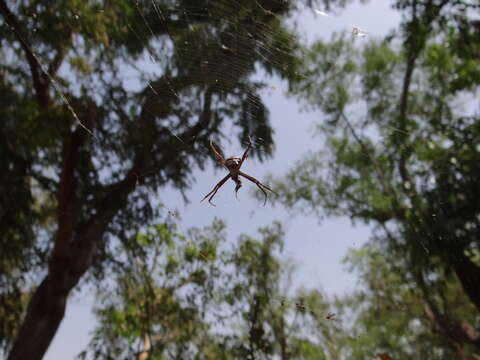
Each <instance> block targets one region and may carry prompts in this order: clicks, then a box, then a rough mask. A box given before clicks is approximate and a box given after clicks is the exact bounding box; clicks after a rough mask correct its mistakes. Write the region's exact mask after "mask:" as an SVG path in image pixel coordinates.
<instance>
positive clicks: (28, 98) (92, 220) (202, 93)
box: [0, 0, 308, 360]
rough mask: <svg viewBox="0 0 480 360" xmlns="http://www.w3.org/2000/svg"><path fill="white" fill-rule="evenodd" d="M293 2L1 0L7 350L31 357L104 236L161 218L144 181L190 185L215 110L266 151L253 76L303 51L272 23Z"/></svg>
mask: <svg viewBox="0 0 480 360" xmlns="http://www.w3.org/2000/svg"><path fill="white" fill-rule="evenodd" d="M306 2H307V3H308V1H306ZM299 4H300V2H285V1H277V0H265V1H260V0H253V1H243V2H241V3H239V2H237V1H221V2H212V1H197V0H195V1H188V0H184V1H177V2H171V1H167V0H165V1H158V2H157V1H153V2H152V1H129V0H122V1H114V2H101V1H93V0H92V1H76V0H72V1H68V2H65V1H53V2H52V1H51V2H49V3H48V6H47V5H45V3H44V2H42V1H36V0H23V1H17V2H10V3H8V2H7V1H6V0H0V13H1V15H2V18H3V20H4V21H3V22H2V24H1V25H0V28H1V31H0V34H1V35H0V44H1V52H0V57H1V59H2V65H1V71H0V87H1V90H2V99H1V106H0V113H1V115H2V122H1V125H0V129H1V130H0V135H1V141H0V154H1V156H2V163H3V164H4V166H5V167H6V168H7V169H8V171H7V173H6V174H3V175H1V177H0V181H1V186H2V196H1V198H2V201H1V211H0V223H1V225H2V236H1V239H0V244H1V251H0V264H1V265H0V269H1V271H0V285H1V288H0V295H1V301H0V304H1V305H2V306H14V307H15V309H14V311H12V312H10V314H11V315H12V316H14V318H13V320H12V319H9V318H6V319H5V320H4V318H3V317H2V320H1V321H2V325H1V329H2V338H1V340H0V341H1V345H2V346H3V348H4V349H5V352H8V351H9V350H10V351H9V357H8V358H9V359H10V360H14V359H40V358H42V356H43V354H44V353H45V351H46V350H47V348H48V346H49V344H50V342H51V340H52V338H53V336H54V334H55V333H56V331H57V329H58V326H59V324H60V322H61V320H62V318H63V315H64V312H65V307H66V304H67V298H68V295H69V294H70V293H71V291H72V289H73V288H74V287H75V286H77V284H79V282H80V280H81V279H85V281H88V280H94V279H98V278H102V277H103V276H106V275H105V269H106V268H107V266H108V265H109V264H111V263H113V262H114V261H115V257H116V254H115V253H114V251H112V249H114V248H115V246H114V244H115V242H116V241H121V240H120V239H128V238H129V236H127V235H128V234H132V232H134V231H135V230H137V229H138V228H139V227H141V226H143V225H144V224H147V223H149V222H148V221H149V220H150V219H152V218H154V217H155V216H157V215H158V212H159V211H158V209H157V208H155V207H153V206H152V204H151V202H150V199H149V192H150V191H157V190H159V189H161V188H162V187H164V186H165V185H172V186H173V187H174V188H176V189H179V190H180V191H184V190H185V189H187V188H188V186H189V184H191V182H192V181H193V179H192V178H191V176H190V174H191V169H192V168H193V167H195V166H199V167H203V166H204V165H205V160H206V159H207V158H208V156H206V155H205V153H204V152H203V151H202V150H203V149H205V148H206V147H207V146H208V143H209V140H212V139H213V140H215V142H217V143H219V140H220V139H221V138H222V136H223V133H222V130H223V129H224V127H223V125H224V124H225V120H226V119H231V123H232V124H233V127H234V129H235V130H236V132H237V134H238V138H239V140H240V141H242V140H245V139H246V138H247V136H249V135H252V136H254V137H258V138H262V139H263V142H262V143H261V144H260V146H259V148H257V149H254V151H253V155H254V156H257V157H259V158H260V159H262V154H265V155H266V156H268V155H270V154H271V153H272V150H273V143H272V129H271V127H270V125H269V122H268V110H267V109H266V108H265V106H264V105H263V103H262V102H261V99H260V96H259V93H258V91H259V89H260V88H261V86H262V84H261V83H260V82H257V81H254V80H253V79H252V76H251V75H253V74H254V72H255V70H256V67H261V68H263V69H264V70H265V71H266V72H267V73H268V74H277V75H278V76H280V77H281V78H283V79H288V78H291V77H292V75H293V74H294V72H295V68H296V64H297V60H296V57H295V55H296V51H297V49H298V47H297V41H296V38H295V36H294V34H293V32H292V31H291V30H289V29H288V28H287V27H286V25H285V24H284V21H283V18H284V17H286V16H288V15H289V14H291V13H292V12H293V11H294V10H295V9H296V7H297V6H298V5H299ZM146 63H149V64H150V66H145V64H146ZM232 69H234V71H232ZM127 73H128V74H131V73H133V74H134V77H135V80H136V84H137V86H138V87H139V89H138V90H133V85H132V86H127V84H126V83H127V82H128V81H127V79H126V78H125V77H124V76H123V75H124V74H127ZM86 275H88V278H86ZM20 300H21V301H20ZM26 303H28V306H27V307H26V308H23V307H22V304H26ZM3 309H6V307H3ZM3 309H2V311H4V310H3ZM20 315H22V319H20ZM12 324H13V325H12ZM15 324H18V326H15Z"/></svg>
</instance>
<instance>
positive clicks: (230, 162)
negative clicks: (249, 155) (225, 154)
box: [225, 156, 242, 173]
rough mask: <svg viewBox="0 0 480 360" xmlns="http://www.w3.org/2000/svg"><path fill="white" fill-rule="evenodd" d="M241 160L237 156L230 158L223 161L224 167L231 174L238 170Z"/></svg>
mask: <svg viewBox="0 0 480 360" xmlns="http://www.w3.org/2000/svg"><path fill="white" fill-rule="evenodd" d="M241 161H242V158H240V157H238V156H231V157H229V158H228V159H226V160H225V167H226V168H227V169H228V170H229V171H230V173H232V171H235V170H237V171H238V170H240V163H241Z"/></svg>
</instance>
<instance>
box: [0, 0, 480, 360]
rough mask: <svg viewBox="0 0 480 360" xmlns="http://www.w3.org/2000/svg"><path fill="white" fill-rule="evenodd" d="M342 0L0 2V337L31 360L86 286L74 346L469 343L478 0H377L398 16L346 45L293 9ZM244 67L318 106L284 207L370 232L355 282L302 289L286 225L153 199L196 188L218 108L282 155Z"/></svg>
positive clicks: (220, 119)
mask: <svg viewBox="0 0 480 360" xmlns="http://www.w3.org/2000/svg"><path fill="white" fill-rule="evenodd" d="M348 3H349V2H348V1H334V0H328V1H327V0H326V1H323V2H320V1H318V2H315V1H307V0H305V1H283V0H251V1H250V0H249V1H242V2H241V3H240V2H238V1H233V0H232V1H230V0H221V1H220V0H219V1H206V0H205V1H203V0H195V1H189V0H182V1H168V0H161V1H130V0H119V1H112V2H110V1H94V0H92V1H76V0H70V1H51V2H49V4H48V6H46V5H45V2H42V1H35V0H21V1H5V0H0V13H1V15H2V16H1V17H2V23H0V59H1V62H0V87H1V94H2V96H1V98H0V116H1V119H2V121H1V122H0V137H1V141H0V157H1V159H2V164H4V167H5V169H6V171H4V172H2V174H0V187H1V191H0V197H1V201H0V228H1V230H2V231H1V236H0V349H1V350H0V353H1V354H3V355H5V356H6V357H7V358H8V359H10V360H14V359H15V360H16V359H23V360H25V359H41V358H42V357H43V355H44V354H45V352H46V350H47V348H48V346H49V345H50V343H51V341H52V339H53V337H54V335H55V334H56V332H57V330H58V327H59V325H60V323H61V321H62V319H63V316H64V313H65V309H66V307H67V306H68V299H69V295H70V294H71V293H72V291H73V289H79V288H82V287H86V286H90V287H92V288H95V289H96V295H97V300H98V301H97V304H96V309H95V313H96V316H97V319H98V325H97V327H96V329H95V332H94V334H93V336H92V340H91V343H90V345H89V347H88V348H87V349H85V351H84V352H83V353H82V354H80V358H92V359H120V358H127V359H270V358H271V359H277V358H279V359H282V360H286V359H312V360H313V359H359V360H360V359H366V358H374V357H377V358H380V359H383V360H389V359H418V358H422V359H478V358H480V327H479V321H480V318H479V310H480V256H479V255H480V254H479V248H480V242H479V237H478V234H479V230H480V202H479V201H480V200H479V199H480V196H479V195H480V188H479V186H478V180H477V179H478V177H479V176H480V168H479V166H480V165H479V164H480V161H479V160H480V147H479V143H480V142H479V140H480V118H479V109H478V90H479V85H480V65H479V64H480V42H479V39H480V21H479V20H478V19H479V15H480V5H477V4H476V3H475V2H471V1H460V0H450V1H449V0H426V1H424V0H422V1H420V0H396V1H392V6H393V7H395V8H396V9H397V10H398V11H400V12H401V13H402V22H401V25H400V26H399V28H397V29H395V30H393V31H392V32H391V33H390V34H389V35H388V36H387V37H385V38H384V39H372V40H369V41H366V42H364V43H363V44H364V45H361V46H358V45H357V46H354V44H353V43H352V42H351V41H349V39H348V38H347V37H346V35H345V34H336V35H335V36H334V37H333V38H332V39H331V40H330V41H317V42H315V43H314V44H312V45H311V46H308V47H306V46H305V45H304V44H302V43H301V41H300V40H299V37H298V36H297V34H296V30H294V29H292V27H291V26H288V25H287V23H288V19H289V17H290V16H291V15H292V14H294V13H295V12H298V11H300V10H301V9H304V8H305V7H306V8H309V7H310V8H311V9H314V8H315V6H318V5H319V4H320V5H322V7H326V8H327V9H330V8H335V9H338V8H340V7H342V6H348ZM148 59H150V61H151V62H153V63H154V64H155V67H156V68H155V70H152V68H151V67H149V66H146V64H148V61H149V60H148ZM259 69H262V70H263V71H264V72H266V73H267V74H275V75H276V76H278V77H280V78H281V79H284V80H286V81H288V83H289V85H290V95H291V96H292V97H295V98H297V99H299V101H301V102H302V103H304V104H305V105H306V106H307V107H309V108H311V109H319V110H321V111H322V119H321V121H320V123H319V124H318V137H319V139H321V140H322V141H323V142H324V144H325V146H324V148H323V150H322V152H321V153H319V154H308V155H306V156H305V157H303V160H301V161H299V162H298V163H297V164H296V165H295V166H294V167H293V168H292V169H290V170H288V169H286V171H285V176H284V177H282V178H278V179H273V180H272V182H273V184H274V186H275V190H276V192H278V193H279V194H280V197H279V199H278V201H277V203H276V204H277V206H285V207H287V208H289V209H291V210H292V211H293V212H300V213H301V212H307V213H314V214H316V215H318V217H319V218H320V219H321V218H323V217H326V216H328V217H329V216H340V215H341V216H348V217H350V218H351V219H352V220H353V221H363V222H366V223H369V224H373V225H374V227H375V231H374V233H373V234H372V239H371V240H370V241H369V243H368V244H366V245H365V246H364V247H363V248H362V249H357V250H352V251H351V252H350V253H349V254H348V256H347V257H346V258H345V263H346V265H347V267H349V268H350V269H351V271H354V272H356V273H357V274H358V276H359V285H360V286H359V287H358V289H357V290H356V291H354V292H352V293H350V294H346V295H344V296H339V297H335V298H330V297H327V296H325V295H324V294H322V293H321V292H320V291H319V290H315V289H313V290H297V289H293V288H292V286H291V281H290V279H291V277H292V272H293V269H294V266H293V264H290V263H288V262H286V261H285V260H282V259H283V258H282V257H281V250H282V244H283V241H284V233H283V230H282V227H281V225H280V224H279V223H274V224H271V225H269V226H266V227H264V228H261V229H259V230H258V237H257V238H253V237H250V236H247V235H242V236H240V238H239V239H238V240H237V241H236V242H235V244H236V245H235V246H233V247H232V246H229V245H228V244H229V243H228V242H227V230H228V229H226V227H225V225H224V224H223V223H222V221H221V220H218V219H216V220H214V221H213V222H212V223H211V224H205V227H203V228H192V229H190V230H189V231H187V232H185V233H183V232H181V231H179V230H178V229H177V227H176V224H175V221H174V218H173V220H172V217H167V216H166V214H165V213H162V208H161V207H160V206H158V205H159V204H158V203H155V201H153V200H152V198H151V196H150V194H151V192H160V193H162V191H166V190H165V189H167V187H173V188H174V189H177V190H179V191H182V192H183V191H185V190H186V189H188V188H189V186H190V185H191V184H192V182H193V178H192V170H193V169H195V168H201V169H203V167H204V166H205V164H206V160H208V159H212V160H213V158H212V157H211V156H209V155H207V154H208V153H206V152H205V149H206V148H207V147H208V144H209V141H210V140H213V141H214V142H215V143H216V144H219V146H220V147H221V144H222V141H224V138H225V137H226V135H227V134H226V133H225V131H226V130H225V129H226V127H225V126H226V124H227V123H228V125H229V126H230V128H232V129H234V130H233V131H234V132H235V135H236V137H237V138H238V140H239V141H240V142H242V141H245V140H246V139H247V137H248V136H252V137H253V138H255V139H262V141H260V142H257V143H256V147H255V148H254V150H253V152H252V155H253V156H256V157H258V158H259V160H264V159H265V158H266V157H269V156H271V155H272V154H273V147H274V144H273V138H272V133H273V131H274V129H273V128H272V126H271V124H270V121H269V112H268V108H267V107H266V106H265V105H264V104H263V102H262V99H261V97H260V90H261V89H262V87H263V86H265V84H264V83H262V82H260V81H258V80H255V76H254V75H255V74H257V73H258V71H259ZM128 74H135V75H134V79H133V80H131V79H129V77H128Z"/></svg>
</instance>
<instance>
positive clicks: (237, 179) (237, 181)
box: [232, 177, 242, 199]
mask: <svg viewBox="0 0 480 360" xmlns="http://www.w3.org/2000/svg"><path fill="white" fill-rule="evenodd" d="M232 180H233V181H235V183H236V184H237V185H236V186H235V198H237V199H238V196H237V193H238V190H240V188H241V187H242V181H241V180H240V178H239V177H237V178H236V179H234V178H232Z"/></svg>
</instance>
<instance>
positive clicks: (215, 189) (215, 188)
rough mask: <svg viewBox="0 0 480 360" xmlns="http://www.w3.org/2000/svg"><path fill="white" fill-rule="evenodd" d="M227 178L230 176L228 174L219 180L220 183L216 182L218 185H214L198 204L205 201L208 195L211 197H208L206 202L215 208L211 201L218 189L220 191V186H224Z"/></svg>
mask: <svg viewBox="0 0 480 360" xmlns="http://www.w3.org/2000/svg"><path fill="white" fill-rule="evenodd" d="M229 178H230V174H228V175H227V176H225V177H224V178H223V179H222V180H220V181H219V182H218V184H217V185H215V187H214V188H213V190H212V191H210V192H209V193H208V194H207V195H205V197H204V198H203V199H202V200H201V201H200V202H202V201H203V200H205V199H206V198H207V197H209V196H210V195H212V196H210V198H209V199H208V202H209V203H210V204H211V205H213V206H215V204H214V203H212V199H213V197H214V196H215V194H216V193H217V191H218V189H220V188H221V187H222V185H223V184H225V182H226V181H227V180H228V179H229Z"/></svg>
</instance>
